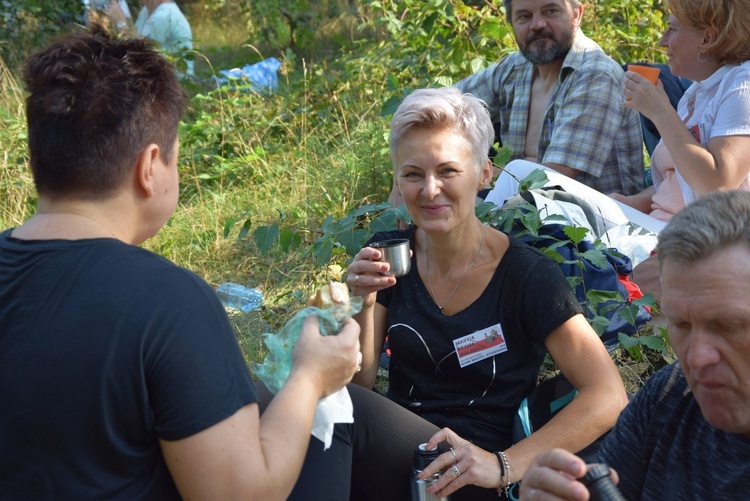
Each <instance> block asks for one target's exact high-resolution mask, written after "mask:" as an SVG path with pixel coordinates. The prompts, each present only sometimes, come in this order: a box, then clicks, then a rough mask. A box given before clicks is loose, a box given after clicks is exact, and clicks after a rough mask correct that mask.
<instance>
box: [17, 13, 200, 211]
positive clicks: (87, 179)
mask: <svg viewBox="0 0 750 501" xmlns="http://www.w3.org/2000/svg"><path fill="white" fill-rule="evenodd" d="M23 81H24V83H25V85H26V88H27V90H28V92H29V95H28V97H27V99H26V120H27V124H28V135H29V151H30V158H31V161H30V163H31V171H32V173H33V176H34V183H35V184H36V188H37V191H38V192H39V193H40V194H44V195H46V196H51V197H64V198H67V197H73V198H85V199H102V198H106V197H107V196H108V195H110V194H111V193H112V192H113V191H115V190H116V189H117V188H118V187H120V186H121V185H122V183H123V182H124V181H125V179H126V177H127V176H128V174H129V173H130V172H131V170H132V168H133V166H134V165H135V162H136V159H137V157H138V154H139V152H140V151H141V150H142V149H143V148H144V147H146V146H148V145H149V144H151V143H156V144H158V145H159V148H160V151H161V155H162V159H163V160H164V161H165V162H169V161H171V158H170V157H171V155H172V145H173V144H174V141H175V140H176V138H177V124H178V122H179V120H180V117H181V116H182V113H183V110H184V109H185V106H186V104H187V95H186V93H185V90H184V89H183V88H182V86H181V85H180V82H179V80H178V77H177V73H176V72H175V68H174V66H173V65H172V64H171V63H169V62H168V61H167V60H166V59H165V58H164V56H162V55H161V54H159V53H158V52H157V51H156V50H155V48H154V46H153V43H152V42H150V41H148V40H146V39H130V38H119V39H117V38H114V37H113V35H111V34H110V33H108V32H107V31H106V30H105V29H104V28H102V27H101V26H94V27H93V28H92V29H91V31H90V32H89V33H85V34H81V33H79V34H71V35H67V36H64V37H62V38H60V39H58V40H57V41H55V42H53V43H51V44H50V45H49V46H47V47H46V48H44V49H42V50H40V51H39V52H36V53H35V54H33V55H32V56H30V57H29V59H28V60H27V62H26V65H25V67H24V72H23Z"/></svg>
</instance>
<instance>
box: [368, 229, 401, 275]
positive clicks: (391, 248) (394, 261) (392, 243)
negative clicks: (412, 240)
mask: <svg viewBox="0 0 750 501" xmlns="http://www.w3.org/2000/svg"><path fill="white" fill-rule="evenodd" d="M370 247H372V248H374V249H379V250H380V252H382V256H381V257H380V261H383V262H386V263H388V264H390V265H391V267H390V268H389V271H388V275H392V276H394V277H403V276H404V275H406V274H407V273H409V270H410V269H411V256H410V255H409V239H408V238H392V239H390V240H382V241H380V242H373V243H372V244H370Z"/></svg>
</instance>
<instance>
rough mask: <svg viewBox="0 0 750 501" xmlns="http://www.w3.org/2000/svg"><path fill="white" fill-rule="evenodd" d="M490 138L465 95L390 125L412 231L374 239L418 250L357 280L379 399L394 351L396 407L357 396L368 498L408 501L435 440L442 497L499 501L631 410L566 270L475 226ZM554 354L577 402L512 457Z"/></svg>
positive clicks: (419, 108) (373, 254) (369, 253)
mask: <svg viewBox="0 0 750 501" xmlns="http://www.w3.org/2000/svg"><path fill="white" fill-rule="evenodd" d="M492 141H493V129H492V124H491V122H490V116H489V113H488V111H487V109H486V107H485V106H484V103H482V102H481V101H480V100H478V99H477V98H475V97H474V96H472V95H470V94H462V93H461V92H460V91H458V90H457V89H455V88H442V89H421V90H417V91H415V92H414V93H412V94H411V95H409V96H407V97H406V99H405V100H404V101H403V103H402V104H401V105H400V106H399V108H398V111H396V113H395V115H394V116H393V119H392V120H391V136H390V148H391V157H392V160H393V167H394V177H395V180H396V183H395V184H396V186H397V188H398V190H399V191H400V194H401V196H402V197H403V200H404V203H405V204H406V207H407V209H408V211H409V215H410V216H411V218H412V220H413V222H414V226H412V227H410V228H408V229H405V230H398V231H394V232H387V233H380V234H376V235H375V236H374V237H373V239H372V242H375V241H378V240H384V239H389V238H406V239H408V240H409V242H410V246H411V251H412V259H411V270H410V271H409V273H408V274H406V275H405V276H402V277H400V278H394V277H393V276H389V275H388V271H389V265H388V264H387V263H384V262H382V261H380V260H379V259H380V258H381V255H382V251H381V250H380V249H377V248H374V247H370V246H367V247H365V248H363V249H362V250H361V251H360V252H359V253H358V254H357V255H356V256H355V258H354V260H353V262H352V263H351V265H350V266H349V270H348V271H349V275H348V277H347V284H348V285H349V287H350V288H351V289H352V292H353V293H354V294H356V295H359V296H362V297H363V298H364V306H363V310H362V312H361V313H360V314H359V315H357V316H355V319H356V320H357V321H358V322H359V324H360V327H361V335H360V336H361V337H360V342H361V346H362V353H363V364H362V371H361V372H360V373H358V374H357V375H355V377H354V380H353V381H354V383H357V384H358V385H361V386H362V387H364V388H366V389H369V388H372V386H373V383H374V381H375V378H376V375H377V370H378V362H379V359H380V353H381V350H382V348H383V344H384V341H385V338H386V336H388V340H389V346H390V348H391V358H390V367H389V369H390V370H389V376H390V381H389V382H390V387H389V390H388V393H387V398H384V397H380V396H379V395H377V394H375V393H374V392H372V391H367V390H364V391H352V398H353V400H354V406H355V422H354V425H353V426H354V428H355V429H356V428H358V427H366V428H367V431H366V432H362V433H361V434H359V432H357V433H355V435H354V439H353V447H354V476H353V478H352V482H353V484H354V487H355V489H356V490H357V491H359V494H360V495H362V496H363V497H366V498H368V499H407V498H408V475H409V473H410V472H411V458H412V455H413V452H414V449H415V447H416V445H417V444H420V443H422V442H427V444H428V447H434V446H437V445H438V444H443V447H444V449H443V450H444V451H445V452H443V453H442V454H441V455H440V456H439V457H438V458H437V459H436V460H435V461H434V462H433V463H432V465H430V466H429V467H428V468H427V469H426V470H425V471H424V472H423V474H422V476H423V477H425V478H426V477H428V476H429V475H431V474H432V473H435V472H437V471H443V473H442V475H441V476H440V479H439V480H438V481H437V483H436V484H435V485H434V486H433V487H431V488H430V490H431V491H433V492H436V493H437V494H439V495H440V496H444V495H451V497H452V499H454V500H461V499H467V500H478V499H497V496H498V493H501V494H503V495H504V493H505V492H507V491H505V488H506V487H508V486H509V484H512V483H514V482H517V481H518V480H520V479H521V477H522V476H523V474H524V471H525V470H526V467H527V466H528V465H529V463H530V462H531V460H532V459H533V458H534V456H536V454H538V453H539V452H540V451H543V450H547V449H549V448H552V447H560V448H564V449H567V450H570V451H574V452H575V451H579V450H581V449H583V448H584V447H586V446H587V445H589V444H590V443H592V442H593V441H594V440H595V439H597V438H598V437H599V436H600V435H602V434H603V433H604V432H606V431H607V430H608V429H610V428H611V427H612V426H613V424H614V423H615V420H616V418H617V415H618V414H619V412H620V410H621V409H622V408H623V407H624V406H625V404H626V403H627V397H626V393H625V390H624V388H623V385H622V381H621V380H620V377H619V374H618V372H617V369H616V367H615V365H614V363H613V362H612V360H611V359H610V357H609V355H608V353H607V351H606V349H605V348H604V346H603V344H602V342H601V341H600V340H599V338H598V337H597V335H596V333H595V332H594V331H593V330H592V328H591V327H590V326H589V324H588V323H587V321H586V319H585V318H584V317H583V315H582V313H581V307H580V305H579V304H578V302H577V300H576V298H575V295H574V294H573V291H572V289H571V287H570V285H569V284H568V282H567V280H566V279H565V277H564V276H563V274H562V272H561V271H560V269H559V267H558V265H557V264H556V263H555V262H553V261H552V260H551V259H549V258H547V257H546V256H544V255H543V254H542V253H541V252H539V251H537V250H535V249H533V248H531V247H530V246H527V245H526V244H523V243H521V242H519V241H517V240H515V239H514V238H513V237H510V236H509V235H507V234H505V233H502V232H500V231H497V230H495V229H493V228H491V227H488V226H485V225H483V224H482V222H481V221H480V220H479V219H478V218H477V216H476V215H475V212H474V204H475V199H476V194H477V191H479V190H481V189H482V188H484V187H485V186H486V185H487V184H488V183H489V182H490V180H491V176H492V164H491V162H490V161H489V159H488V158H487V152H488V151H489V149H490V148H489V147H490V145H491V144H492ZM547 352H549V353H550V354H551V356H552V358H553V359H554V360H555V362H556V363H557V364H558V366H559V367H560V368H561V369H562V372H563V373H564V374H565V376H566V377H567V378H568V379H569V380H570V381H571V382H572V383H573V385H574V386H575V387H576V388H577V389H578V392H579V393H578V396H577V397H576V398H575V399H573V401H572V402H571V403H569V404H568V405H567V406H566V407H565V408H564V409H563V410H562V411H561V412H560V413H559V414H557V415H556V416H555V417H553V418H552V419H551V420H550V422H549V423H548V424H547V425H545V426H544V427H542V428H540V429H539V430H537V431H536V432H535V433H533V434H531V436H529V437H528V438H526V439H524V440H522V441H520V442H518V443H516V444H513V443H512V438H511V429H512V423H513V418H514V414H515V413H516V411H517V409H518V407H519V404H520V403H521V401H522V400H523V399H524V398H525V397H526V396H527V395H528V394H529V393H530V392H531V390H532V389H533V388H534V387H535V385H536V382H537V376H538V373H539V369H540V365H541V363H542V361H543V360H544V357H545V354H546V353H547ZM352 386H354V385H349V387H350V388H351V387H352ZM378 450H380V452H378ZM363 451H364V452H366V453H364V454H363ZM363 458H364V459H363Z"/></svg>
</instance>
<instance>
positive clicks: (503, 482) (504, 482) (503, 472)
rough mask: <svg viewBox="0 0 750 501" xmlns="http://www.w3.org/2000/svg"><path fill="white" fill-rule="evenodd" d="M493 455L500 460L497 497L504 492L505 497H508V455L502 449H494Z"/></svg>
mask: <svg viewBox="0 0 750 501" xmlns="http://www.w3.org/2000/svg"><path fill="white" fill-rule="evenodd" d="M494 454H495V456H497V460H498V461H499V462H500V487H498V488H497V497H502V496H503V492H505V497H506V498H508V499H510V463H509V462H508V456H506V455H505V452H503V451H496V452H495V453H494Z"/></svg>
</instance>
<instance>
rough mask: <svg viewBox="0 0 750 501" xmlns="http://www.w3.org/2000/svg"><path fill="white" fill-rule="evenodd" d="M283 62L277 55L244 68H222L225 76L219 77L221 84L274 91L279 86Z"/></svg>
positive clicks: (222, 73) (218, 80)
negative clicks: (278, 74)
mask: <svg viewBox="0 0 750 501" xmlns="http://www.w3.org/2000/svg"><path fill="white" fill-rule="evenodd" d="M280 67H281V62H280V61H279V60H278V59H276V58H275V57H269V58H268V59H266V60H265V61H260V62H258V63H254V64H248V65H245V66H243V67H242V68H232V69H231V70H221V71H219V73H220V74H221V75H223V77H219V78H217V79H216V80H217V82H218V83H219V85H231V86H232V87H234V88H239V89H243V88H246V89H249V90H254V91H256V92H267V93H273V92H274V91H276V90H277V89H278V88H279V79H278V76H277V72H278V71H279V68H280Z"/></svg>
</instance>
